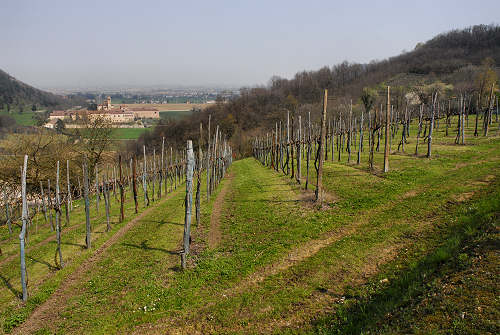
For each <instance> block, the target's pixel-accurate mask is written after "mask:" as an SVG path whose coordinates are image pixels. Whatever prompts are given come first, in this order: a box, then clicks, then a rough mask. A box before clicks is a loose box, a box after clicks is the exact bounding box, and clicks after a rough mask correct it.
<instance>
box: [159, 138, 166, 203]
mask: <svg viewBox="0 0 500 335" xmlns="http://www.w3.org/2000/svg"><path fill="white" fill-rule="evenodd" d="M164 151H165V137H162V138H161V162H160V184H159V185H158V199H161V188H162V186H163V178H164V173H163V171H164V168H165V166H164V164H163V160H164V156H163V154H164Z"/></svg>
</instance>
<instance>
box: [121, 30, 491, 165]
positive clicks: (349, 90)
mask: <svg viewBox="0 0 500 335" xmlns="http://www.w3.org/2000/svg"><path fill="white" fill-rule="evenodd" d="M486 58H491V59H492V60H493V62H494V63H495V64H496V65H497V66H498V64H500V26H498V25H478V26H473V27H469V28H466V29H463V30H453V31H450V32H447V33H443V34H440V35H438V36H436V37H434V38H433V39H431V40H429V41H427V42H425V43H419V44H418V45H417V46H416V47H415V49H414V50H412V51H410V52H405V53H402V54H400V55H398V56H395V57H391V58H388V59H385V60H381V61H372V62H370V63H369V64H357V63H349V62H347V61H345V62H343V63H341V64H337V65H334V66H332V67H328V66H325V67H323V68H321V69H319V70H317V71H302V72H298V73H297V74H296V75H295V76H294V77H293V78H292V79H285V78H280V77H276V76H274V77H272V78H271V80H270V81H269V84H268V86H267V87H256V88H244V89H242V90H241V96H240V97H239V98H237V99H235V100H232V101H228V102H226V103H223V102H219V103H217V104H215V105H214V106H212V107H210V108H208V109H206V110H205V111H203V112H200V113H196V114H194V115H192V116H191V117H189V118H186V119H183V120H168V121H166V122H163V123H162V124H160V126H158V127H156V128H155V131H154V132H151V133H145V134H144V135H143V136H142V137H141V138H140V139H139V140H138V141H137V143H134V144H133V145H131V147H130V148H129V150H137V151H138V152H139V150H140V148H142V144H143V143H147V144H150V143H151V142H153V143H155V142H158V141H161V138H162V137H163V136H166V135H167V134H168V137H169V138H171V139H172V138H173V139H174V140H176V141H177V142H178V143H179V144H180V143H184V142H185V141H186V140H187V139H189V138H198V135H197V134H198V128H199V123H200V122H201V121H206V120H207V119H208V115H211V116H212V120H214V121H215V122H216V123H217V124H219V125H220V127H221V128H222V130H223V131H224V132H225V133H226V134H229V136H230V139H231V142H232V144H233V148H234V149H235V152H237V154H239V155H241V156H247V155H249V154H250V147H249V145H248V143H249V139H250V138H252V137H253V136H254V135H256V134H259V132H260V131H261V129H264V128H267V129H269V128H272V126H274V124H275V122H278V121H279V120H280V119H282V118H283V116H284V115H285V114H286V112H285V109H288V110H290V111H292V113H293V112H296V111H297V112H299V113H301V112H306V111H311V114H312V117H313V118H316V119H317V118H318V117H319V112H320V110H321V108H320V106H319V103H320V99H321V97H322V91H323V89H325V88H326V89H328V90H329V93H330V96H331V97H332V100H336V102H334V103H332V104H330V105H331V107H329V109H330V108H338V105H339V104H340V101H342V100H349V99H353V103H354V104H356V103H357V102H358V100H359V97H360V96H361V93H362V90H363V88H365V87H377V86H379V85H380V84H388V85H391V86H397V87H398V88H400V89H401V90H402V92H404V91H409V90H410V89H412V88H413V87H415V85H419V84H424V83H427V84H428V83H432V82H434V81H438V80H439V81H443V82H444V83H447V84H452V85H453V86H454V87H457V88H460V87H461V86H467V85H469V86H470V85H472V84H473V80H474V76H475V75H476V74H477V73H478V72H479V70H480V65H481V62H482V61H483V60H484V59H486ZM496 70H497V72H498V67H497V68H496ZM462 88H463V87H462ZM471 89H474V88H473V87H472V88H471ZM336 106H337V107H336ZM155 144H158V145H159V143H155Z"/></svg>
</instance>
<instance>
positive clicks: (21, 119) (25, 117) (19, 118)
mask: <svg viewBox="0 0 500 335" xmlns="http://www.w3.org/2000/svg"><path fill="white" fill-rule="evenodd" d="M0 115H7V116H10V117H11V118H13V119H14V120H15V121H16V123H17V124H18V125H20V126H34V125H36V120H35V118H34V117H35V115H36V113H35V112H33V111H24V112H22V113H19V112H17V111H16V112H11V113H7V112H6V111H1V112H0Z"/></svg>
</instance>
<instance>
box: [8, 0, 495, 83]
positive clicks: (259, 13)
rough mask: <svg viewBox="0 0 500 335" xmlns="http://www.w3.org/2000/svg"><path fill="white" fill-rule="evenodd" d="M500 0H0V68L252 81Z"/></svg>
mask: <svg viewBox="0 0 500 335" xmlns="http://www.w3.org/2000/svg"><path fill="white" fill-rule="evenodd" d="M499 18H500V1H490V0H484V1H461V0H459V1H448V0H444V1H427V0H422V1H342V2H340V1H314V0H311V1H270V0H269V1H260V0H256V1H237V0H233V1H217V0H213V1H152V0H143V1H128V0H122V1H106V0H102V1H94V0H86V1H77V0H74V1H71V0H67V1H62V0H47V1H35V0H31V1H27V0H1V1H0V31H1V34H0V45H1V47H0V69H2V70H4V71H6V72H7V73H9V74H11V75H12V76H14V77H16V78H18V79H19V80H22V81H24V82H26V83H28V84H30V85H33V86H35V87H38V88H43V89H49V88H91V87H145V86H155V85H157V86H159V85H163V86H170V87H181V86H232V87H239V86H254V85H265V84H267V82H268V81H269V79H270V78H271V76H273V75H278V76H281V77H286V78H290V77H293V75H294V74H295V73H296V72H298V71H302V70H317V69H319V68H321V67H322V66H332V65H334V64H338V63H340V62H342V61H344V60H347V61H349V62H360V63H368V62H370V61H371V60H381V59H384V58H388V57H391V56H395V55H398V54H400V53H401V52H402V51H403V50H407V51H410V50H412V49H413V48H414V47H415V45H416V44H417V43H419V42H425V41H427V40H429V39H431V38H432V37H434V36H435V35H437V34H439V33H443V32H447V31H450V30H453V29H462V28H465V27H468V26H471V25H476V24H491V23H494V24H498V21H499Z"/></svg>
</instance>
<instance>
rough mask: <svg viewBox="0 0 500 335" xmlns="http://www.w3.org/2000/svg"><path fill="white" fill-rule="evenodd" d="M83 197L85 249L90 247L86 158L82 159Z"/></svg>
mask: <svg viewBox="0 0 500 335" xmlns="http://www.w3.org/2000/svg"><path fill="white" fill-rule="evenodd" d="M83 196H84V198H85V199H84V200H85V228H86V236H85V243H86V247H87V249H90V248H91V247H92V241H91V236H90V203H89V174H88V171H87V157H86V156H85V157H84V159H83Z"/></svg>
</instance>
